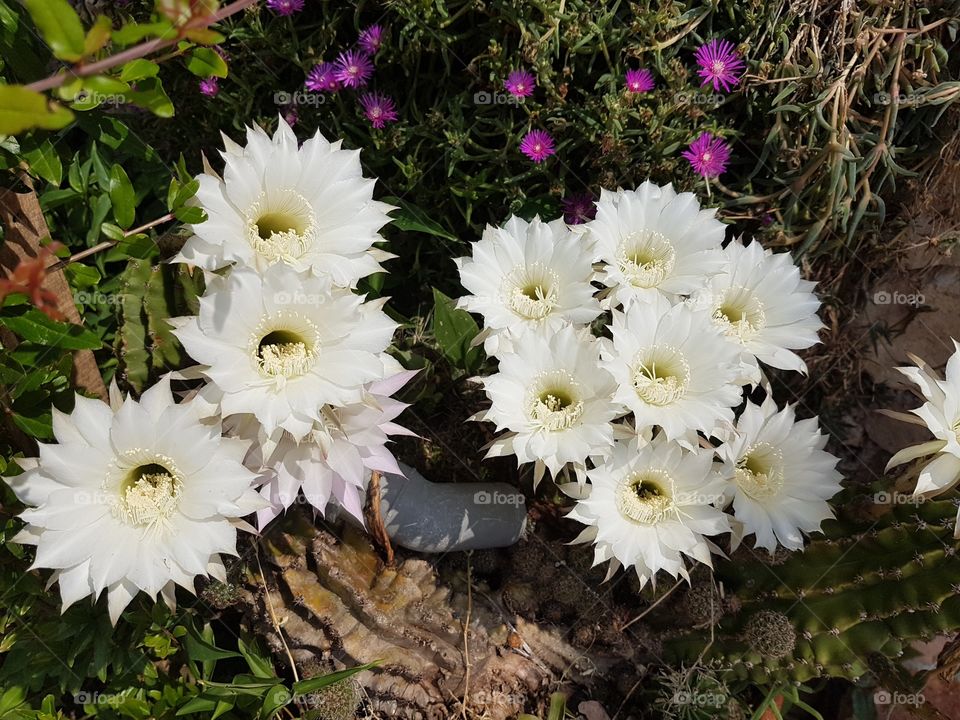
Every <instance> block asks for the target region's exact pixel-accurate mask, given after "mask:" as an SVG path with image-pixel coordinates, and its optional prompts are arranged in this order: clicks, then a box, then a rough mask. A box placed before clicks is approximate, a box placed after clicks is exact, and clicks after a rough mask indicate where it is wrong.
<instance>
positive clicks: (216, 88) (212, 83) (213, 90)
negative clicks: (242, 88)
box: [200, 77, 220, 97]
mask: <svg viewBox="0 0 960 720" xmlns="http://www.w3.org/2000/svg"><path fill="white" fill-rule="evenodd" d="M200 92H201V93H202V94H204V95H206V96H207V97H216V95H217V93H218V92H220V81H219V80H218V79H217V78H215V77H208V78H204V79H203V80H201V81H200Z"/></svg>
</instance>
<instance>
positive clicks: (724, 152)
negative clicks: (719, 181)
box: [683, 132, 730, 178]
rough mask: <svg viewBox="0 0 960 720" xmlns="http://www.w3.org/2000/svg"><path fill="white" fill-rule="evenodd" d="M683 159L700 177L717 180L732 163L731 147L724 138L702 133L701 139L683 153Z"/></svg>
mask: <svg viewBox="0 0 960 720" xmlns="http://www.w3.org/2000/svg"><path fill="white" fill-rule="evenodd" d="M683 157H685V158H686V159H687V160H688V161H689V163H690V166H691V167H692V168H693V169H694V172H696V173H697V174H698V175H703V177H705V178H715V177H718V176H720V175H722V174H723V173H724V172H726V170H727V163H728V162H729V161H730V145H729V144H728V143H725V142H724V141H723V139H722V138H718V137H715V136H713V135H711V134H710V133H708V132H705V133H701V134H700V137H698V138H697V139H696V140H694V141H693V142H692V143H691V144H690V147H689V148H687V150H685V151H684V152H683Z"/></svg>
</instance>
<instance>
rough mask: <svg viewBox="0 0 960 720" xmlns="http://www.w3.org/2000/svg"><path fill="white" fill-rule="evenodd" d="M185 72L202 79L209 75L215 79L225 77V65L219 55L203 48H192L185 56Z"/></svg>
mask: <svg viewBox="0 0 960 720" xmlns="http://www.w3.org/2000/svg"><path fill="white" fill-rule="evenodd" d="M187 70H189V71H190V72H192V73H193V74H194V75H196V76H197V77H202V78H206V77H210V76H211V75H213V76H216V77H226V76H227V64H226V63H225V62H224V61H223V58H222V57H221V56H220V53H218V52H217V51H216V50H211V49H210V48H205V47H198V48H194V49H193V50H192V51H191V52H190V54H189V55H187Z"/></svg>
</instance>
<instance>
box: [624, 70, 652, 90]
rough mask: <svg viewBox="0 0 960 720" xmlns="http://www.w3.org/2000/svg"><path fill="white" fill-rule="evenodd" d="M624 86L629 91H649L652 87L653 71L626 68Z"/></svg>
mask: <svg viewBox="0 0 960 720" xmlns="http://www.w3.org/2000/svg"><path fill="white" fill-rule="evenodd" d="M626 86H627V92H630V93H645V92H650V91H651V90H653V87H654V82H653V73H651V72H650V71H649V70H647V69H646V68H641V69H640V70H627V79H626Z"/></svg>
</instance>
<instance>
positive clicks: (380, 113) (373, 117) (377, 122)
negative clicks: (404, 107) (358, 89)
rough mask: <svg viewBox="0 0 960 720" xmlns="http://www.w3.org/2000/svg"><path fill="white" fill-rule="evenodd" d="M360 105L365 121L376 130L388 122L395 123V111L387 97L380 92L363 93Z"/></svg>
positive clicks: (391, 101)
mask: <svg viewBox="0 0 960 720" xmlns="http://www.w3.org/2000/svg"><path fill="white" fill-rule="evenodd" d="M360 104H361V105H362V106H363V114H364V115H365V116H366V118H367V120H369V121H370V124H371V125H373V126H374V127H375V128H377V129H380V128H382V127H383V126H384V125H386V124H387V123H388V122H396V121H397V109H396V106H395V105H394V104H393V100H392V99H391V98H390V96H389V95H384V94H383V93H381V92H372V93H364V94H363V95H361V96H360Z"/></svg>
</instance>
